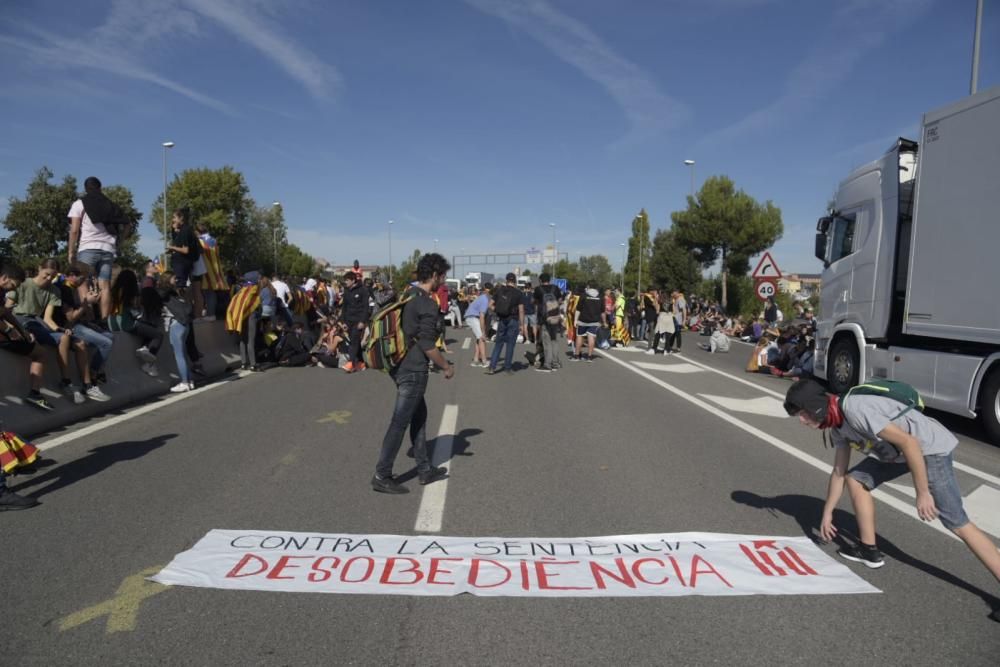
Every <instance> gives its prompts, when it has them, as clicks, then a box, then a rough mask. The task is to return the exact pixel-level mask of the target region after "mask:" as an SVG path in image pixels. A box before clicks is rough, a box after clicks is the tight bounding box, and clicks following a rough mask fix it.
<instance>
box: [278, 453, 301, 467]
mask: <svg viewBox="0 0 1000 667" xmlns="http://www.w3.org/2000/svg"><path fill="white" fill-rule="evenodd" d="M298 461H299V455H298V454H297V453H296V452H289V453H288V454H285V455H284V456H283V457H281V465H283V466H290V465H292V464H294V463H298Z"/></svg>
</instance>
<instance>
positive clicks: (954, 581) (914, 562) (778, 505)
mask: <svg viewBox="0 0 1000 667" xmlns="http://www.w3.org/2000/svg"><path fill="white" fill-rule="evenodd" d="M730 497H731V498H732V499H733V500H734V501H736V502H738V503H740V504H742V505H748V506H749V507H755V508H757V509H765V510H767V511H768V512H770V513H771V514H772V515H774V516H777V512H781V513H782V514H786V515H788V516H790V517H792V518H793V519H795V521H796V522H797V523H798V524H799V528H801V529H802V534H803V535H805V536H806V537H808V538H809V539H811V540H813V541H814V542H817V543H821V542H822V539H821V538H820V537H819V534H818V533H817V529H818V527H819V522H820V518H821V517H822V516H823V505H824V501H823V500H821V499H819V498H816V497H813V496H804V495H800V494H786V495H783V496H771V497H768V496H760V495H757V494H756V493H753V492H751V491H733V493H732V495H731V496H730ZM833 525H835V526H836V527H837V537H836V538H834V540H833V541H834V543H835V544H837V545H838V546H845V545H846V544H848V542H847V540H845V539H844V537H845V536H847V537H849V538H850V539H851V540H852V541H853V542H854V543H858V542H860V541H861V540H860V539H858V537H857V533H858V532H859V531H858V523H857V520H856V519H855V517H854V515H853V514H850V513H848V512H845V511H843V510H840V509H836V510H834V511H833ZM878 547H879V549H880V550H881V551H882V553H884V554H885V555H886V556H888V557H890V558H893V559H895V560H897V561H899V562H900V563H903V564H904V565H909V566H910V567H913V568H916V569H918V570H920V571H922V572H926V573H927V574H929V575H931V576H932V577H937V578H938V579H940V580H941V581H944V582H946V583H949V584H951V585H952V586H957V587H958V588H961V589H962V590H965V591H968V592H969V593H972V594H973V595H976V596H978V597H979V598H981V599H982V600H983V601H984V602H986V604H988V605H990V607H992V608H996V605H997V604H998V603H1000V598H997V597H995V596H994V595H992V594H990V593H988V592H986V591H984V590H983V589H981V588H978V587H976V586H973V585H972V584H970V583H969V582H967V581H965V580H964V579H960V578H959V577H956V576H955V575H954V574H952V573H951V572H948V571H946V570H942V569H941V568H939V567H937V566H935V565H931V564H930V563H926V562H924V561H922V560H920V559H919V558H914V557H913V556H911V555H909V554H908V553H906V552H905V551H903V550H901V549H900V548H899V547H897V546H896V545H895V544H893V543H892V542H890V541H889V540H887V539H885V538H884V537H882V536H881V535H879V536H878Z"/></svg>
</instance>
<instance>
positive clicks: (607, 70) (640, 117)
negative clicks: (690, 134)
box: [465, 0, 690, 135]
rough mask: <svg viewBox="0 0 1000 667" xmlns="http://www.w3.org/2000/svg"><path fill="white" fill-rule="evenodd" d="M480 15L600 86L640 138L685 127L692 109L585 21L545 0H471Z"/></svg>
mask: <svg viewBox="0 0 1000 667" xmlns="http://www.w3.org/2000/svg"><path fill="white" fill-rule="evenodd" d="M465 2H466V3H467V4H469V5H471V6H472V7H475V8H476V9H478V10H479V11H481V12H483V13H485V14H489V15H491V16H495V17H497V18H500V19H502V20H503V21H504V22H505V23H507V24H508V25H510V26H512V27H514V28H518V29H520V30H523V31H524V32H526V33H527V34H529V35H531V36H532V37H533V38H534V39H536V40H537V41H538V42H539V43H541V44H542V46H544V47H545V48H547V49H548V50H549V51H551V52H552V53H553V54H554V55H555V56H556V57H558V58H559V59H561V60H563V61H565V62H566V63H568V64H570V65H572V66H573V67H575V68H577V69H578V70H580V72H581V73H582V74H583V75H584V76H586V77H587V78H589V79H591V80H592V81H594V82H596V83H597V84H599V85H600V86H601V87H603V88H604V90H605V91H607V93H608V94H609V95H610V96H611V98H612V99H614V101H615V102H616V103H617V104H618V106H619V107H621V109H622V111H623V112H624V113H625V116H626V117H627V118H628V120H629V122H630V123H631V125H632V132H633V134H634V135H650V134H655V133H657V132H660V131H662V130H666V129H670V128H673V127H676V126H677V125H679V124H681V123H682V122H683V121H685V120H686V119H687V118H688V117H689V116H690V111H689V109H688V108H687V106H686V105H684V104H682V103H681V102H679V101H677V100H675V99H673V98H671V97H669V96H668V95H666V94H665V93H663V92H662V91H661V90H660V89H659V87H658V86H657V85H656V82H655V81H653V79H652V78H650V76H649V75H647V74H646V73H645V72H643V70H642V69H641V68H640V67H639V66H638V65H636V64H635V63H632V62H630V61H629V60H627V59H626V58H624V57H622V56H621V55H619V54H618V53H616V52H615V51H614V50H613V49H612V48H611V47H610V46H608V45H607V44H606V43H605V42H604V40H602V39H601V38H600V37H599V36H598V35H597V34H596V33H594V32H593V31H592V30H591V29H590V28H588V27H587V26H586V25H585V24H584V23H583V22H581V21H579V20H577V19H575V18H573V17H571V16H568V15H566V14H564V13H562V12H560V11H558V10H556V9H555V8H553V7H552V6H551V5H550V4H549V3H548V2H545V1H544V0H513V1H509V2H507V1H503V0H465Z"/></svg>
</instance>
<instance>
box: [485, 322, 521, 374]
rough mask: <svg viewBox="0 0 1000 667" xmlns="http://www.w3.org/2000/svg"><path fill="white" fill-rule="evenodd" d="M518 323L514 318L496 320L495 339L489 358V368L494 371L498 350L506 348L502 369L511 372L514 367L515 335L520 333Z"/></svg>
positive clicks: (497, 359)
mask: <svg viewBox="0 0 1000 667" xmlns="http://www.w3.org/2000/svg"><path fill="white" fill-rule="evenodd" d="M520 329H521V326H520V321H519V320H518V319H517V318H516V317H508V318H506V319H500V320H497V337H496V342H495V343H494V344H493V355H492V356H491V357H490V368H492V369H493V370H496V368H497V364H498V363H499V361H500V350H502V349H503V347H504V345H505V344H506V346H507V355H506V356H505V357H504V362H505V363H504V368H506V369H507V370H511V367H512V366H513V365H514V346H515V345H517V333H518V331H520Z"/></svg>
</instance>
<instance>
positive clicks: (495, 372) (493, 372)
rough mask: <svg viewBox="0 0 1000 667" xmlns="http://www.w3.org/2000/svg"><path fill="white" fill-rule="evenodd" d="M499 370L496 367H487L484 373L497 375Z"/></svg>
mask: <svg viewBox="0 0 1000 667" xmlns="http://www.w3.org/2000/svg"><path fill="white" fill-rule="evenodd" d="M496 374H497V370H496V369H495V368H487V369H486V371H485V372H484V373H483V375H496Z"/></svg>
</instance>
